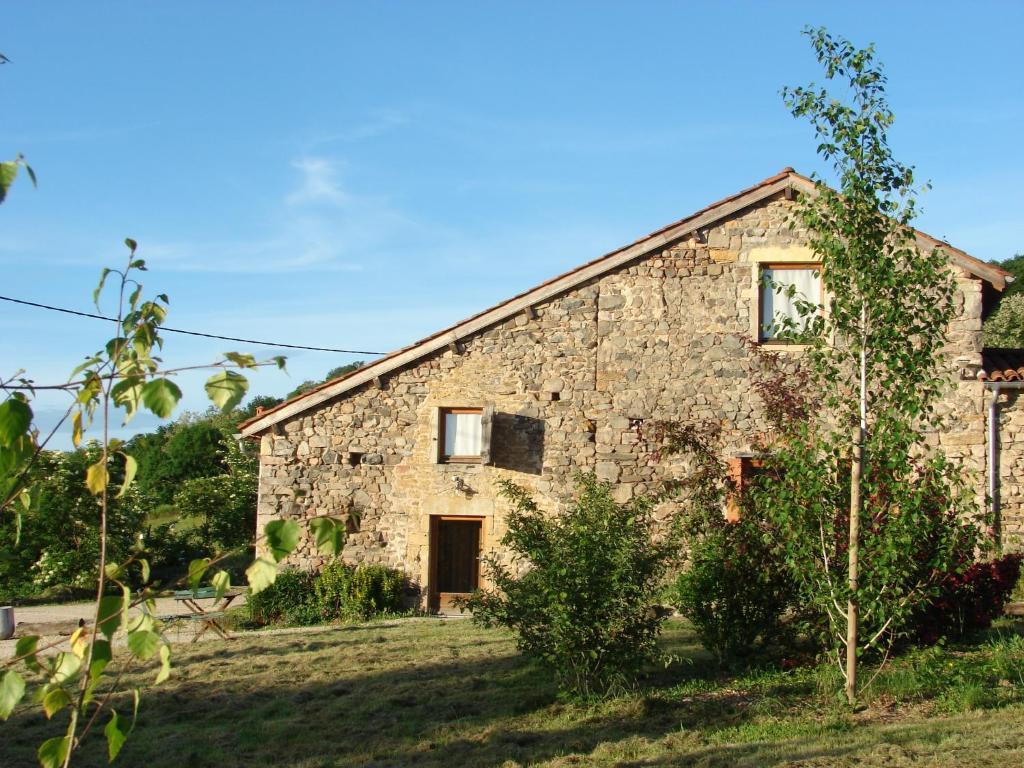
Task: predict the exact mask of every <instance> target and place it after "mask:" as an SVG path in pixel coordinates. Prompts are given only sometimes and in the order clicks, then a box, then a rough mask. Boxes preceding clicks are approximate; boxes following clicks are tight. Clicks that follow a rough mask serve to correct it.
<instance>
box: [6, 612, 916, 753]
mask: <svg viewBox="0 0 1024 768" xmlns="http://www.w3.org/2000/svg"><path fill="white" fill-rule="evenodd" d="M390 630H391V627H384V626H381V627H361V628H337V629H332V630H329V631H326V632H318V633H316V634H313V635H309V636H295V637H291V636H286V637H280V636H279V637H275V638H257V639H246V640H238V641H235V642H234V643H228V644H209V645H208V646H205V647H202V648H199V647H195V648H194V649H192V650H189V651H187V652H184V653H182V654H181V658H180V659H179V660H178V661H176V665H177V666H176V668H175V675H174V677H173V678H172V681H171V682H170V683H169V684H168V685H167V686H162V687H160V688H156V689H152V690H149V691H147V692H145V693H144V695H143V703H142V708H141V710H140V714H139V722H138V728H137V729H136V731H135V733H133V735H132V736H131V738H130V739H129V740H128V742H127V744H126V745H125V748H124V751H123V752H122V754H121V756H120V757H119V758H118V762H119V763H120V764H122V765H127V766H145V768H163V767H164V766H175V767H177V766H195V767H196V768H203V767H205V766H219V767H221V766H250V765H269V766H291V767H293V768H314V767H317V768H325V767H326V766H337V767H339V768H348V767H349V766H375V767H377V768H383V766H412V765H415V766H481V767H482V768H497V767H498V766H503V765H513V764H523V765H526V764H534V763H539V762H544V761H548V760H555V759H557V758H561V760H558V761H557V762H558V763H559V764H566V765H568V764H582V763H589V762H591V761H592V760H593V761H594V762H599V763H601V764H608V765H631V766H641V765H665V766H670V765H671V766H676V765H678V766H686V765H707V766H725V765H734V764H737V763H742V762H744V761H746V764H749V765H772V764H777V763H779V762H784V761H793V760H816V759H822V760H824V762H822V763H821V764H822V765H829V764H831V763H829V762H828V759H833V758H837V757H839V756H841V755H845V754H847V753H849V752H850V751H852V750H853V749H855V748H856V749H864V742H863V740H861V741H859V742H856V743H855V742H854V741H853V740H852V739H851V738H849V737H846V736H845V735H844V732H845V729H846V728H848V723H834V724H829V723H827V722H824V720H823V719H820V718H819V719H818V720H815V717H814V715H813V713H812V714H811V715H810V716H807V714H808V713H807V711H806V709H805V710H804V712H803V713H802V714H803V717H802V718H799V719H798V718H793V717H788V716H787V715H786V713H785V712H782V711H781V710H771V709H770V707H768V705H773V706H774V703H773V702H775V700H778V701H783V700H785V699H787V697H788V698H789V700H790V703H792V700H793V698H794V697H797V696H804V695H805V694H806V691H803V690H802V689H801V687H800V686H801V685H802V684H799V683H798V684H796V685H793V686H781V687H773V686H772V685H771V684H769V685H766V686H764V687H762V688H761V689H760V690H759V691H758V693H756V694H752V693H751V692H749V691H733V690H730V689H728V688H727V687H719V686H717V685H716V683H718V682H721V681H719V680H716V678H718V677H719V676H720V673H719V671H718V670H717V668H716V667H714V666H713V665H711V664H710V663H709V662H708V661H707V659H706V657H704V656H703V655H702V654H700V653H698V652H697V651H696V650H695V649H694V646H693V643H692V637H689V636H687V635H686V633H685V631H682V630H679V629H676V630H674V631H673V632H671V633H668V634H669V636H668V637H667V638H666V640H667V642H668V643H669V644H670V645H671V646H674V647H670V650H672V651H675V652H677V653H678V654H679V655H681V656H685V658H687V659H689V661H688V662H683V663H679V664H676V665H673V666H672V667H669V668H668V669H659V670H655V671H652V672H651V674H649V675H648V676H646V678H645V679H644V681H643V682H642V687H641V688H640V689H639V690H638V691H637V692H635V693H632V694H627V695H623V696H619V697H617V698H613V699H609V700H605V701H599V702H592V703H567V702H563V701H560V700H559V699H558V697H557V694H556V688H555V685H554V681H553V680H552V679H551V677H550V675H549V674H548V673H546V672H545V671H544V670H542V669H540V668H538V667H537V666H535V665H532V664H530V663H528V662H526V661H525V660H523V659H522V658H521V657H520V656H518V655H517V654H515V653H514V651H513V650H512V644H511V642H510V640H509V639H508V637H507V636H505V635H502V634H499V633H487V632H483V631H481V630H477V629H474V628H471V627H470V626H468V625H462V626H456V625H449V626H447V627H445V626H443V625H441V624H434V625H427V624H424V625H422V626H420V627H411V626H406V627H404V628H403V629H402V631H400V632H391V631H390ZM778 706H781V707H784V706H786V704H785V703H783V704H779V705H778ZM766 707H767V708H766ZM766 713H767V714H768V715H769V716H768V717H765V714H766ZM60 728H61V725H60V724H59V723H57V722H53V723H49V722H47V721H45V720H44V719H43V718H42V717H41V716H40V715H38V714H36V713H35V712H33V713H32V714H31V715H29V714H28V713H19V714H18V715H16V716H15V717H14V718H12V720H11V721H10V722H8V723H7V724H6V726H5V727H4V729H3V730H4V731H5V732H6V733H5V734H4V741H5V744H4V750H3V751H4V760H3V764H4V765H5V766H21V765H24V766H31V765H34V764H35V761H34V756H33V753H34V749H35V747H36V746H38V745H39V744H40V743H41V742H42V741H43V740H44V739H46V738H48V737H50V736H52V735H57V733H58V731H59V729H60ZM773 729H774V730H773ZM900 733H905V734H906V735H905V737H904V736H901V735H899V734H897V735H896V736H895V737H894V738H895V739H896V741H894V742H893V743H903V742H901V741H900V740H901V739H903V740H904V741H905V740H909V739H913V738H919V735H915V733H916V732H915V731H914V730H913V729H907V730H906V731H901V732H900ZM833 737H834V738H833ZM102 740H103V737H102V734H101V733H100V732H99V731H97V732H95V733H94V734H91V735H90V737H89V741H90V742H91V743H90V744H86V747H85V749H84V750H83V754H82V757H81V759H80V760H79V761H77V762H76V765H83V766H101V765H106V764H107V763H106V760H105V757H106V755H105V748H104V745H103V743H102ZM772 741H775V742H784V749H782V750H781V751H779V752H778V755H776V754H774V753H773V752H772V750H771V746H772V745H771V742H772ZM653 742H657V743H656V744H654V745H653V746H652V743H653ZM717 742H721V746H715V745H714V744H716V743H717ZM730 742H744V743H741V744H736V743H730ZM777 746H778V744H777ZM826 758H828V759H826ZM895 764H897V765H898V764H899V763H895Z"/></svg>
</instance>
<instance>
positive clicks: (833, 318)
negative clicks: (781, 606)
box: [754, 29, 978, 705]
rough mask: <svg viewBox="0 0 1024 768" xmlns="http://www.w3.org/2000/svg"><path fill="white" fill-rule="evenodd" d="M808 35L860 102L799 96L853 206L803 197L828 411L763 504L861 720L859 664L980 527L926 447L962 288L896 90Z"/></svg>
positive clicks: (792, 93) (799, 435)
mask: <svg viewBox="0 0 1024 768" xmlns="http://www.w3.org/2000/svg"><path fill="white" fill-rule="evenodd" d="M805 33H806V34H807V36H808V37H809V38H810V40H811V43H812V45H813V47H814V50H815V52H816V54H817V58H818V61H819V63H820V64H821V65H822V66H823V67H824V69H825V75H826V78H827V79H828V80H830V81H831V80H837V81H839V82H840V83H841V84H842V86H843V88H844V93H842V94H840V95H839V96H836V95H834V94H832V93H830V92H829V91H828V90H826V89H825V88H819V87H817V86H814V85H811V86H808V87H806V88H803V87H800V88H785V89H784V90H783V96H784V99H785V102H786V105H787V106H788V107H789V109H790V110H791V112H792V113H793V115H794V116H796V117H802V118H806V119H807V120H808V121H809V122H810V123H811V125H812V127H813V128H814V131H815V134H816V136H817V138H818V140H819V142H820V143H819V145H818V152H819V154H820V155H821V156H822V157H823V158H824V159H826V160H828V161H829V162H831V164H832V166H833V168H834V170H835V172H836V175H837V177H838V184H837V188H838V190H837V191H836V190H833V189H831V188H830V187H828V186H827V185H825V184H823V183H821V182H818V183H817V184H816V187H817V188H816V192H815V194H811V195H803V196H801V197H800V199H799V201H798V204H797V210H796V221H795V223H796V224H798V225H799V226H801V227H802V228H806V229H807V231H808V233H809V239H810V244H811V247H812V249H813V251H814V252H815V254H816V255H817V256H818V257H819V258H820V260H821V265H822V267H821V275H822V282H823V284H824V287H825V291H826V296H827V298H826V305H827V307H826V309H827V311H825V312H822V311H820V310H819V308H817V307H815V306H813V305H810V304H808V305H807V306H806V307H805V318H804V319H805V320H806V321H807V323H806V327H805V328H800V327H790V328H789V335H790V338H791V339H792V340H794V341H800V342H803V343H805V344H809V345H810V347H809V349H808V351H807V354H806V357H805V362H806V371H807V373H808V377H809V385H810V389H811V391H813V392H815V393H817V394H818V396H819V398H820V399H819V401H818V403H817V407H816V408H814V409H813V410H812V412H811V413H810V414H809V418H808V419H806V420H803V421H800V420H797V421H791V422H786V421H783V422H781V423H780V424H778V425H777V427H778V429H779V435H780V439H779V440H778V441H777V442H776V443H774V444H773V445H771V446H768V447H767V452H768V453H769V458H768V468H769V471H768V473H767V474H766V476H765V477H764V478H763V481H762V483H761V493H760V494H757V493H755V494H754V496H755V498H760V501H761V503H762V505H763V506H762V509H763V514H764V515H765V517H766V519H768V520H770V521H771V522H772V523H773V524H774V526H775V528H776V530H777V531H778V532H779V534H780V537H781V541H780V544H781V545H782V546H783V548H784V550H785V557H786V562H787V565H788V566H789V569H790V571H791V573H792V576H793V578H794V581H795V583H796V584H797V585H799V587H800V588H801V590H802V591H803V594H804V598H805V599H806V600H807V601H808V602H809V603H810V604H811V605H813V606H814V607H816V608H817V609H818V610H819V611H820V612H821V614H822V615H823V616H825V617H827V622H826V628H825V638H826V640H827V641H828V644H829V646H830V647H831V649H832V652H833V654H834V656H835V658H836V660H837V661H838V662H839V666H840V669H841V670H842V672H843V674H844V676H845V679H846V697H847V699H848V701H849V703H850V704H851V705H852V704H854V703H855V701H856V697H857V692H858V690H859V688H858V659H859V657H860V656H861V655H862V654H863V653H865V652H880V653H881V654H886V653H887V651H888V649H889V648H891V647H892V644H893V643H894V642H895V640H896V639H897V638H899V637H900V636H901V635H902V634H903V633H904V632H906V631H907V627H908V624H909V622H910V620H911V617H912V615H913V612H914V610H915V609H916V608H917V607H918V606H919V605H921V604H922V603H923V602H925V601H926V600H927V599H928V598H929V595H930V594H931V593H932V592H934V590H935V589H937V582H938V579H939V577H940V575H941V574H945V573H947V572H949V570H950V569H951V568H953V567H955V563H954V562H953V561H954V559H955V553H956V552H957V551H959V549H958V548H959V547H961V546H962V545H963V539H964V538H969V539H971V542H973V541H974V539H973V538H972V537H976V536H977V534H978V528H977V527H976V526H975V525H973V524H972V523H970V522H965V519H966V518H967V517H968V515H967V512H968V510H969V508H970V507H969V504H970V502H969V498H968V494H966V493H965V490H964V482H963V479H962V477H961V474H960V472H959V469H958V468H957V467H956V466H954V465H953V464H951V463H950V462H948V461H946V460H945V458H944V457H943V456H942V455H941V454H939V453H937V452H935V451H933V450H931V449H929V447H928V446H927V444H926V435H927V433H928V432H929V431H932V430H934V429H935V428H937V426H938V424H939V419H938V417H937V416H936V413H935V409H934V404H935V402H936V399H937V398H938V397H939V396H940V394H941V392H942V390H943V387H944V386H946V385H945V378H944V374H945V370H944V363H945V360H944V356H943V347H944V345H945V343H946V333H947V328H948V325H949V323H950V321H951V320H952V319H953V317H954V313H955V282H954V279H953V275H952V273H951V270H950V267H949V265H948V262H947V260H946V257H945V256H944V255H943V254H942V253H941V252H939V251H938V250H935V249H933V250H931V251H928V252H922V251H920V250H919V249H918V248H917V245H916V241H915V236H914V231H913V229H912V228H911V226H910V222H911V221H912V219H913V217H914V215H915V211H916V208H915V188H914V174H913V171H912V169H911V168H910V167H908V166H906V165H903V164H902V163H900V162H899V161H897V160H896V159H895V157H894V156H893V154H892V151H891V148H890V146H889V141H888V135H887V130H888V128H889V127H890V126H891V125H892V124H893V119H894V118H893V113H892V111H891V110H890V109H889V106H888V103H887V101H886V96H885V85H886V77H885V75H884V73H883V71H882V68H881V66H880V65H879V64H877V63H876V61H875V57H874V50H873V48H872V47H870V46H869V47H868V48H866V49H857V48H855V47H854V46H853V45H852V44H851V43H850V42H849V41H848V40H845V39H843V38H839V37H833V36H831V35H829V34H828V33H827V31H826V30H824V29H808V30H806V32H805ZM883 658H884V655H883ZM844 661H845V663H844Z"/></svg>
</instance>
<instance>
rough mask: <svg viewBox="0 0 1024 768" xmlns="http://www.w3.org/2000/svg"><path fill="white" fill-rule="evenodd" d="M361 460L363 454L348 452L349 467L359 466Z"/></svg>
mask: <svg viewBox="0 0 1024 768" xmlns="http://www.w3.org/2000/svg"><path fill="white" fill-rule="evenodd" d="M362 460H363V454H362V453H360V452H358V451H349V452H348V465H349V466H350V467H356V466H359V464H360V462H362Z"/></svg>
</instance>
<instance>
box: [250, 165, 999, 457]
mask: <svg viewBox="0 0 1024 768" xmlns="http://www.w3.org/2000/svg"><path fill="white" fill-rule="evenodd" d="M788 189H795V190H797V191H801V192H814V190H815V183H814V181H813V180H811V179H809V178H808V177H806V176H802V175H801V174H799V173H797V172H796V171H794V170H793V169H792V168H784V169H783V170H782V171H780V172H779V173H777V174H775V175H774V176H770V177H769V178H767V179H765V180H764V181H762V182H760V183H758V184H755V185H754V186H752V187H749V188H747V189H744V190H743V191H741V192H737V193H736V194H734V195H730V196H729V197H726V198H724V199H722V200H719V201H718V202H716V203H712V204H711V205H709V206H707V207H705V208H702V209H701V210H699V211H697V212H695V213H692V214H690V215H689V216H687V217H686V218H683V219H680V220H679V221H677V222H674V223H673V224H669V225H668V226H666V227H662V228H661V229H659V230H656V231H655V232H652V233H651V234H649V235H647V236H646V237H643V238H641V239H639V240H637V241H635V242H633V243H631V244H629V245H626V246H623V247H622V248H619V249H618V250H615V251H612V252H611V253H607V254H605V255H604V256H601V257H600V258H597V259H594V260H593V261H589V262H587V263H586V264H583V265H581V266H579V267H577V268H575V269H572V270H570V271H568V272H565V273H563V274H561V275H559V276H558V277H554V278H552V279H551V280H548V281H546V282H544V283H541V284H540V285H538V286H537V287H536V288H532V289H530V290H528V291H525V292H523V293H520V294H518V295H516V296H513V297H512V298H510V299H508V300H506V301H503V302H501V303H500V304H497V305H496V306H494V307H491V308H490V309H487V310H485V311H483V312H480V313H479V314H476V315H473V316H472V317H470V318H467V319H466V320H463V321H462V322H460V323H456V324H455V325H453V326H451V327H449V328H445V329H444V330H441V331H438V332H437V333H435V334H432V335H430V336H428V337H426V338H425V339H422V340H420V341H418V342H416V343H415V344H411V345H409V346H407V347H403V348H401V349H399V350H396V351H395V352H392V353H390V354H388V355H386V356H384V357H382V358H380V359H378V360H374V361H373V362H371V363H368V364H366V365H364V366H362V367H361V368H358V369H357V370H355V371H352V372H351V373H348V374H346V375H345V376H342V377H340V378H337V379H333V380H331V381H328V382H325V383H323V384H321V385H320V386H318V387H315V388H314V389H311V390H309V391H308V392H305V393H303V394H301V395H297V396H296V397H293V398H292V399H290V400H286V401H285V402H283V403H281V404H280V405H278V406H276V407H274V408H270V409H267V410H266V411H263V412H261V413H259V414H257V415H256V416H254V417H253V418H251V419H249V420H248V421H245V422H243V423H242V425H241V426H240V429H241V432H242V434H243V435H244V436H246V437H253V436H255V435H257V434H259V433H260V432H262V431H264V430H266V429H268V428H270V427H272V426H274V425H275V424H277V423H278V422H281V421H283V420H285V419H288V418H291V417H293V416H296V415H298V414H300V413H303V412H304V411H307V410H309V409H311V408H314V407H316V406H317V405H320V404H321V403H324V402H326V401H328V400H331V399H333V398H335V397H337V396H338V395H341V394H343V393H345V392H348V391H349V390H351V389H354V388H356V387H358V386H359V385H361V384H365V383H366V382H368V381H373V380H374V379H377V378H379V377H381V376H384V375H385V374H388V373H391V372H392V371H394V370H396V369H399V368H402V367H404V366H406V365H409V364H410V363H413V362H416V361H418V360H420V359H422V358H424V357H426V356H427V355H430V354H432V353H434V352H436V351H438V350H439V349H443V348H444V347H447V346H448V345H450V344H454V343H456V342H458V341H459V340H460V339H463V338H465V337H467V336H470V335H472V334H474V333H476V332H478V331H480V330H483V329H485V328H488V327H490V326H492V325H494V324H496V323H499V322H501V321H503V320H505V319H507V318H509V317H512V316H514V315H515V314H516V313H518V312H522V311H524V310H526V309H528V308H529V307H532V306H534V305H536V304H539V303H541V302H543V301H545V300H547V299H549V298H551V297H553V296H557V295H558V294H561V293H564V292H566V291H568V290H571V289H573V288H575V287H576V286H578V285H580V284H582V283H585V282H586V281H587V280H590V279H592V278H595V277H599V276H601V275H603V274H605V273H607V272H610V271H612V270H614V269H616V268H618V267H620V266H622V265H623V264H626V263H628V262H630V261H632V260H634V259H637V258H640V257H642V256H645V255H646V254H648V253H650V252H651V251H654V250H656V249H658V248H661V247H664V246H666V245H669V244H670V243H673V242H675V241H677V240H680V239H682V238H684V237H686V236H687V235H690V234H692V233H694V232H697V231H699V230H701V229H703V228H705V227H709V226H712V225H714V224H716V223H717V222H719V221H721V220H722V219H724V218H726V217H728V216H731V215H733V214H735V213H738V212H740V211H743V210H745V209H747V208H749V207H751V206H753V205H756V204H757V203H759V202H761V201H763V200H766V199H768V198H770V197H772V196H773V195H776V194H779V193H783V192H785V191H786V190H788ZM917 237H918V241H919V242H920V244H921V245H922V246H924V247H928V248H939V249H941V250H942V251H943V252H945V253H947V254H948V255H949V258H950V260H951V261H952V262H953V263H954V264H956V265H957V266H960V267H962V268H963V269H965V270H966V271H967V272H969V273H970V274H972V275H974V276H976V277H978V278H981V279H982V280H986V281H987V282H989V283H991V284H992V286H993V287H994V288H996V290H1000V291H1001V290H1003V288H1005V287H1006V283H1007V282H1010V281H1012V280H1013V277H1012V275H1010V273H1009V272H1007V271H1006V270H1004V269H1001V268H1000V267H997V266H996V265H994V264H988V263H986V262H984V261H981V260H980V259H976V258H974V257H973V256H971V255H969V254H967V253H964V252H963V251H961V250H959V249H958V248H954V247H953V246H951V245H949V244H948V243H945V242H943V241H941V240H938V239H936V238H934V237H931V236H930V235H926V234H925V233H923V232H919V231H918V232H917Z"/></svg>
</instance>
